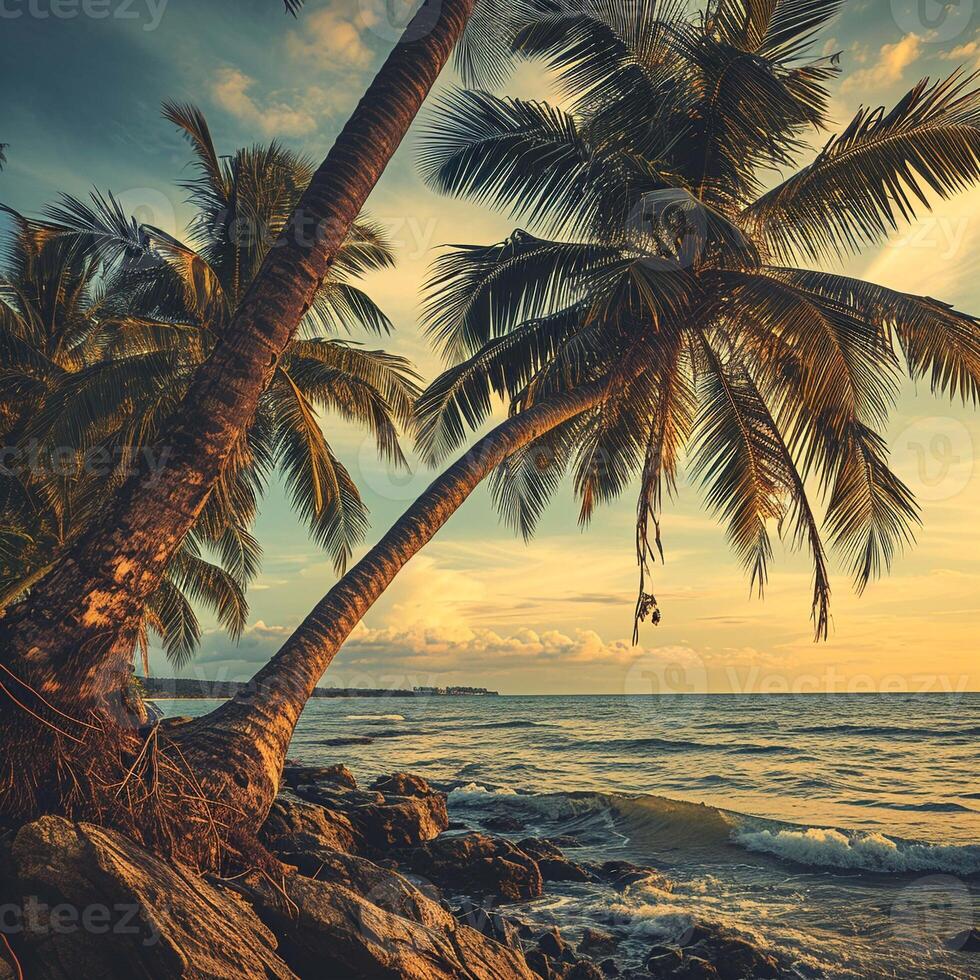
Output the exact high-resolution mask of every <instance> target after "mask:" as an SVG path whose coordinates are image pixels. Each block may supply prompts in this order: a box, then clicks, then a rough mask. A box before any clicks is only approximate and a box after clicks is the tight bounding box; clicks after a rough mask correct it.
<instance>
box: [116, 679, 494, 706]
mask: <svg viewBox="0 0 980 980" xmlns="http://www.w3.org/2000/svg"><path fill="white" fill-rule="evenodd" d="M136 680H137V681H138V682H139V684H140V685H141V686H142V688H143V695H144V697H146V698H148V699H150V700H154V701H165V700H182V701H183V700H191V699H194V698H201V699H205V700H207V699H213V698H233V697H234V696H235V695H236V694H239V693H241V692H242V691H245V690H248V689H249V688H250V686H251V682H247V681H210V680H205V679H204V678H198V677H141V676H140V675H138V674H137V675H136ZM313 697H315V698H426V697H452V698H457V697H499V692H497V691H489V690H487V689H486V688H485V687H415V688H413V689H412V690H398V689H392V688H366V687H347V688H344V687H318V688H317V689H316V690H315V691H314V692H313Z"/></svg>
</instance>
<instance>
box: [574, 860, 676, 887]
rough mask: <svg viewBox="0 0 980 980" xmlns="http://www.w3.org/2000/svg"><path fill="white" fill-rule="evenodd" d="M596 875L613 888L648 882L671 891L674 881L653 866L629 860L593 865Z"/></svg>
mask: <svg viewBox="0 0 980 980" xmlns="http://www.w3.org/2000/svg"><path fill="white" fill-rule="evenodd" d="M593 867H594V869H595V873H596V876H597V877H599V878H602V879H603V880H604V881H607V882H609V884H610V885H612V886H613V888H616V889H618V890H619V891H623V892H624V891H626V890H627V889H628V888H629V887H630V886H631V885H636V884H639V883H640V882H643V883H644V884H650V885H652V886H653V887H655V888H657V889H659V890H660V891H662V892H672V891H673V890H674V883H673V882H672V881H671V880H670V879H669V878H666V877H664V875H662V874H660V872H659V871H656V870H655V869H654V868H645V867H642V866H640V865H638V864H632V863H631V862H629V861H606V863H605V864H601V865H599V866H598V867H595V866H593Z"/></svg>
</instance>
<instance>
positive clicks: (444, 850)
mask: <svg viewBox="0 0 980 980" xmlns="http://www.w3.org/2000/svg"><path fill="white" fill-rule="evenodd" d="M406 861H407V862H408V864H409V866H410V867H411V868H412V870H414V871H416V872H417V873H418V874H421V875H425V877H426V878H429V879H430V880H432V881H434V882H435V883H436V884H437V885H440V886H441V887H443V888H445V889H447V890H450V889H452V890H455V891H457V892H465V893H468V894H471V895H475V896H479V897H481V898H487V897H491V898H495V899H498V900H503V901H510V902H519V901H523V900H525V899H529V898H537V897H538V896H539V895H541V894H542V892H543V890H544V882H543V879H542V878H541V872H540V871H539V870H538V866H537V864H536V862H535V861H534V859H533V858H531V857H529V856H528V855H527V854H525V853H524V852H523V851H522V850H520V848H518V847H516V846H515V845H514V844H512V843H511V842H510V841H507V840H502V839H500V838H496V837H488V836H487V835H486V834H463V835H462V836H459V837H441V838H439V839H438V840H433V841H430V842H429V843H428V844H425V845H423V846H422V847H420V848H418V849H416V850H415V851H413V852H412V853H411V854H409V855H407V856H406Z"/></svg>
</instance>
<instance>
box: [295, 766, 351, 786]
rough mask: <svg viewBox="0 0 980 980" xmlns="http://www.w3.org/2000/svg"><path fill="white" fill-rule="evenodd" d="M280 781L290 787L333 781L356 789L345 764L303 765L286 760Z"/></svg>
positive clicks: (335, 783) (337, 784)
mask: <svg viewBox="0 0 980 980" xmlns="http://www.w3.org/2000/svg"><path fill="white" fill-rule="evenodd" d="M282 781H283V782H284V783H285V784H286V785H287V786H289V787H290V788H292V789H296V787H297V786H309V785H315V784H317V783H333V784H334V785H336V786H343V787H346V788H347V789H357V780H356V779H355V778H354V774H353V773H352V772H351V771H350V769H348V768H347V766H344V765H341V764H339V763H338V764H337V765H333V766H303V765H300V764H298V763H290V762H287V763H286V766H285V768H284V769H283V772H282Z"/></svg>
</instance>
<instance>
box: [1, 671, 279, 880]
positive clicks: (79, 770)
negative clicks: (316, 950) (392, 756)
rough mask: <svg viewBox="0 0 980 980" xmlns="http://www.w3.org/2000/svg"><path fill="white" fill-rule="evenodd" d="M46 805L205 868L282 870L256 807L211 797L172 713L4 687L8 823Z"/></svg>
mask: <svg viewBox="0 0 980 980" xmlns="http://www.w3.org/2000/svg"><path fill="white" fill-rule="evenodd" d="M76 710H77V709H76ZM44 814H56V815H58V816H62V817H66V818H67V819H70V820H74V821H79V822H85V823H92V824H97V825H99V826H103V827H108V828H111V829H114V830H118V831H120V832H122V833H124V834H126V835H127V836H128V837H130V838H132V839H133V840H135V841H136V842H137V843H139V844H141V845H142V846H143V847H145V848H147V849H148V850H151V851H153V852H155V853H157V854H159V855H160V856H161V857H164V858H167V859H170V860H176V861H180V862H181V863H182V864H185V865H187V866H189V867H192V868H195V869H197V870H199V871H202V872H203V871H210V872H216V873H218V874H224V873H234V872H238V871H241V870H244V869H248V868H261V869H263V870H270V871H274V872H278V871H280V870H281V865H280V864H279V863H278V862H277V861H276V860H275V859H274V858H273V857H272V856H271V855H270V854H268V852H267V851H266V850H265V848H263V847H262V846H261V844H260V843H259V842H258V840H257V838H256V837H255V833H254V829H253V827H252V821H250V819H249V814H246V813H244V812H242V811H241V810H238V809H236V808H235V807H234V806H233V805H231V804H229V803H227V802H223V801H222V800H220V799H212V798H208V797H207V795H206V794H205V792H204V790H203V789H202V786H201V782H200V780H199V778H198V776H197V774H196V773H195V771H194V769H193V767H192V766H191V765H190V764H189V763H188V761H187V759H186V758H185V755H184V753H183V752H182V751H181V748H180V746H179V744H178V743H177V741H176V740H175V739H174V738H173V737H172V735H171V729H170V727H169V726H168V725H166V723H164V724H162V725H161V724H159V723H154V724H152V725H146V726H143V727H134V726H133V725H127V724H125V723H120V721H119V719H118V718H117V717H114V716H113V714H112V713H110V712H105V711H98V710H94V709H89V710H88V711H87V712H86V716H85V717H84V718H81V717H78V715H77V714H69V712H68V711H64V712H62V711H61V710H60V709H58V708H56V707H54V706H53V705H51V704H50V703H49V702H47V701H44V700H43V699H40V698H35V699H34V700H33V703H28V702H27V700H26V699H24V698H21V697H17V698H16V699H15V698H14V697H13V696H12V694H11V692H10V690H9V689H5V688H0V827H7V828H16V827H18V826H21V825H23V824H24V823H27V822H29V821H31V820H34V819H37V818H38V817H40V816H42V815H44Z"/></svg>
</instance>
